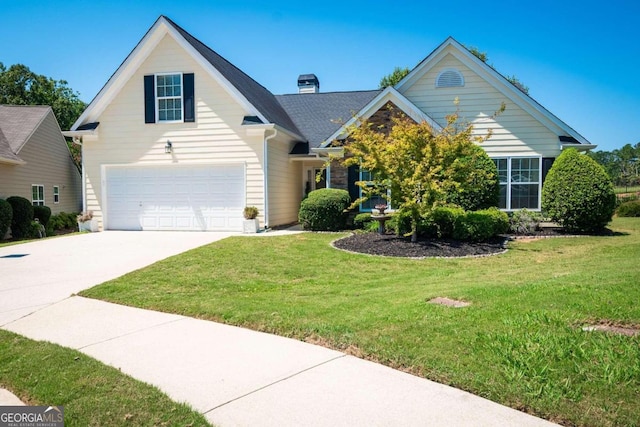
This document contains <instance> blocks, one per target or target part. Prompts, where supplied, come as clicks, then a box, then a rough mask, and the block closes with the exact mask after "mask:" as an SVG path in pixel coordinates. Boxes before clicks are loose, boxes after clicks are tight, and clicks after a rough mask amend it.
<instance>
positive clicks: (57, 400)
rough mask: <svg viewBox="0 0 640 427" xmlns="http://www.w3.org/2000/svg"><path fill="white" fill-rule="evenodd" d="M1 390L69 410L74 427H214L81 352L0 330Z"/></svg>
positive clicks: (155, 390) (185, 407)
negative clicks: (167, 426) (172, 426)
mask: <svg viewBox="0 0 640 427" xmlns="http://www.w3.org/2000/svg"><path fill="white" fill-rule="evenodd" d="M0 386H2V387H4V388H7V389H9V390H10V391H12V392H13V393H14V394H16V395H17V396H18V397H19V398H20V399H21V400H22V401H23V402H25V403H26V404H27V405H55V406H60V405H62V406H64V417H65V420H64V421H65V425H68V426H125V425H126V426H131V425H136V426H165V425H183V426H209V425H210V424H209V423H208V422H207V420H206V419H205V418H204V416H203V415H202V414H200V413H198V412H197V411H195V410H194V409H192V408H191V407H189V406H188V405H186V404H182V403H176V402H174V401H173V400H171V399H170V398H169V397H168V396H167V395H165V394H164V393H162V392H161V391H160V390H159V389H158V388H156V387H154V386H151V385H149V384H146V383H143V382H141V381H138V380H136V379H133V378H132V377H130V376H128V375H125V374H123V373H122V372H120V371H119V370H118V369H116V368H113V367H110V366H107V365H104V364H102V363H100V362H98V361H97V360H95V359H93V358H91V357H89V356H87V355H85V354H83V353H80V352H78V351H76V350H72V349H69V348H65V347H62V346H59V345H56V344H51V343H48V342H43V341H34V340H30V339H28V338H25V337H22V336H20V335H18V334H14V333H13V332H9V331H4V330H0Z"/></svg>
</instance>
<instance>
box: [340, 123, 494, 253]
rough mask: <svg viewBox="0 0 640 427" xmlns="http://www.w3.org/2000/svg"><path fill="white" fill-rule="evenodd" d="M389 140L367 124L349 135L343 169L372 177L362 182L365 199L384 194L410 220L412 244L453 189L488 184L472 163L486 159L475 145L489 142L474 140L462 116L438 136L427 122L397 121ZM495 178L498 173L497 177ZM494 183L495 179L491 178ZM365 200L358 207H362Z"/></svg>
mask: <svg viewBox="0 0 640 427" xmlns="http://www.w3.org/2000/svg"><path fill="white" fill-rule="evenodd" d="M392 120H393V126H392V127H391V130H390V131H389V133H388V134H386V133H384V132H380V130H379V129H378V127H376V126H374V125H373V124H372V123H369V122H367V121H361V122H358V123H355V124H354V125H353V126H351V128H350V129H349V141H348V143H347V144H345V157H344V159H343V160H342V162H343V164H344V165H345V166H347V167H348V166H351V165H358V166H359V167H360V168H361V169H364V170H367V171H369V172H370V174H371V180H370V181H367V182H363V181H361V182H358V183H357V185H358V186H360V188H361V189H362V193H363V199H368V198H370V197H373V196H375V195H379V194H380V189H381V188H383V189H386V190H388V192H383V196H384V197H385V198H387V199H388V200H389V201H390V202H391V205H392V206H393V207H394V208H396V209H398V210H399V211H400V212H403V213H407V214H408V215H409V216H410V217H411V240H412V241H414V242H415V241H416V240H417V238H418V222H419V221H420V219H421V218H422V217H423V216H424V215H426V214H427V213H429V212H430V211H431V210H433V208H434V207H435V206H437V204H438V203H441V202H444V201H445V199H446V196H447V193H448V192H450V191H451V190H452V189H453V188H455V189H457V190H458V191H465V190H467V189H469V188H470V187H473V186H474V185H477V183H478V182H486V181H487V179H486V178H491V177H485V176H483V177H479V176H478V175H479V174H489V173H491V172H490V171H489V170H487V169H478V168H476V167H475V166H476V165H477V162H476V161H474V160H473V159H474V158H476V157H478V156H483V155H484V156H486V153H485V152H484V150H482V149H478V147H477V146H476V145H475V144H474V142H475V143H480V142H483V141H485V140H486V139H487V138H489V137H490V136H491V132H489V133H488V134H487V135H485V136H473V126H472V125H471V124H461V123H458V114H457V113H456V114H452V115H450V116H448V117H447V126H446V127H445V128H444V129H442V130H441V131H436V130H435V129H433V128H432V127H431V126H430V125H429V124H428V123H427V122H424V121H423V122H421V123H416V122H414V121H413V120H411V119H410V118H408V117H406V116H395V117H394V118H393V119H392ZM493 173H494V175H495V171H493ZM493 178H494V180H495V176H494V177H493ZM363 199H361V200H358V201H356V202H355V203H359V202H361V201H362V200H363Z"/></svg>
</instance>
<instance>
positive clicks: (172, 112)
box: [156, 73, 183, 122]
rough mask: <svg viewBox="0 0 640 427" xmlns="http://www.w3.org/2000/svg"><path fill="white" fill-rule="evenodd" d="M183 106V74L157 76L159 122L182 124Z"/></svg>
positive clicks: (157, 115)
mask: <svg viewBox="0 0 640 427" xmlns="http://www.w3.org/2000/svg"><path fill="white" fill-rule="evenodd" d="M182 106H183V104H182V74H180V73H176V74H156V113H157V114H156V117H157V118H158V122H181V121H182V118H183V112H182Z"/></svg>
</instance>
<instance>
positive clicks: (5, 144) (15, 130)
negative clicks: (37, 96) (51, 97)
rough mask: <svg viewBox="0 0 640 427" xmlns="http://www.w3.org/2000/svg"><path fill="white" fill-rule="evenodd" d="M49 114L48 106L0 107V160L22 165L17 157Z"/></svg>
mask: <svg viewBox="0 0 640 427" xmlns="http://www.w3.org/2000/svg"><path fill="white" fill-rule="evenodd" d="M49 114H53V111H52V110H51V107H48V106H41V105H0V158H2V159H4V160H5V161H8V162H11V163H23V161H22V159H20V157H18V155H19V154H20V151H21V150H22V147H24V145H25V144H26V143H27V141H29V138H31V135H33V133H34V132H35V131H36V129H38V126H40V124H41V123H42V122H43V121H44V119H45V118H46V117H47V115H49Z"/></svg>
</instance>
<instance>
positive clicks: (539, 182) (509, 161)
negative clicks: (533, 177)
mask: <svg viewBox="0 0 640 427" xmlns="http://www.w3.org/2000/svg"><path fill="white" fill-rule="evenodd" d="M514 159H538V180H537V181H531V182H521V183H515V184H528V185H533V184H537V185H538V207H537V208H526V209H527V210H530V211H536V212H540V211H541V210H542V156H540V155H530V156H517V155H516V156H496V157H491V160H494V161H495V160H506V161H507V181H506V182H503V181H500V186H502V185H504V184H506V185H507V200H506V204H505V207H504V208H500V210H502V211H505V212H512V211H517V210H520V209H523V208H515V209H513V208H511V185H512V184H513V182H512V181H511V171H512V161H513V160H514ZM496 167H497V164H496ZM498 179H499V176H498Z"/></svg>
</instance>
